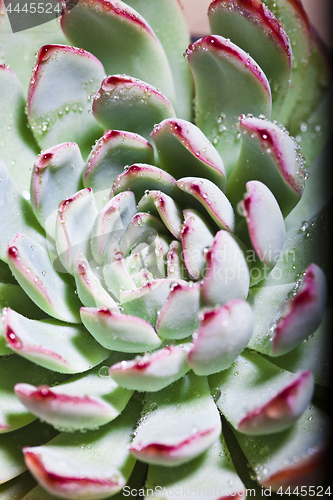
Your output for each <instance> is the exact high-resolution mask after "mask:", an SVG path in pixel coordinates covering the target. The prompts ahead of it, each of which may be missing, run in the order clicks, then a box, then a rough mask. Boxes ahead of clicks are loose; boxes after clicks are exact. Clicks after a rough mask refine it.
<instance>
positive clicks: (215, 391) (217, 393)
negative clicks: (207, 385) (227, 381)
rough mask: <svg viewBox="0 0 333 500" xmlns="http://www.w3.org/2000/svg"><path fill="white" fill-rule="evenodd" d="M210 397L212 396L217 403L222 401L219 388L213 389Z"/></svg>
mask: <svg viewBox="0 0 333 500" xmlns="http://www.w3.org/2000/svg"><path fill="white" fill-rule="evenodd" d="M210 395H211V396H212V398H213V399H214V401H215V403H216V401H218V400H219V399H220V396H221V391H220V389H219V388H218V387H215V388H214V389H211V391H210Z"/></svg>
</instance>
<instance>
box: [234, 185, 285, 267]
mask: <svg viewBox="0 0 333 500" xmlns="http://www.w3.org/2000/svg"><path fill="white" fill-rule="evenodd" d="M238 209H240V212H241V213H242V215H244V217H245V219H246V223H247V229H248V234H249V237H250V240H251V243H252V246H253V248H254V250H255V252H256V254H257V255H258V257H259V259H260V260H261V262H263V263H264V264H265V265H266V266H267V267H268V268H271V267H273V266H274V265H275V264H276V262H277V260H278V258H279V257H280V255H281V251H282V248H283V244H284V238H285V232H286V230H285V226H284V220H283V216H282V213H281V210H280V207H279V205H278V203H277V201H276V199H275V198H274V195H273V194H272V192H271V191H270V190H269V189H268V187H267V186H265V184H263V183H262V182H259V181H249V182H247V183H246V193H245V195H244V200H243V201H241V202H240V204H239V205H238Z"/></svg>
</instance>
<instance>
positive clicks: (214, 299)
mask: <svg viewBox="0 0 333 500" xmlns="http://www.w3.org/2000/svg"><path fill="white" fill-rule="evenodd" d="M206 260H207V272H206V274H205V279H204V282H203V285H202V297H203V299H204V301H205V302H206V304H209V305H211V306H215V305H217V304H225V303H226V302H228V301H229V300H232V299H236V298H241V299H246V297H247V294H248V291H249V284H250V272H249V268H248V265H247V262H246V259H245V254H244V250H243V246H242V244H241V243H240V241H239V240H238V239H237V238H236V237H235V236H233V235H232V234H230V233H229V232H228V231H224V230H223V229H221V231H219V232H218V233H216V235H215V238H214V243H213V245H212V247H211V248H210V250H208V252H207V253H206Z"/></svg>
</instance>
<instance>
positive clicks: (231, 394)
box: [209, 350, 314, 435]
mask: <svg viewBox="0 0 333 500" xmlns="http://www.w3.org/2000/svg"><path fill="white" fill-rule="evenodd" d="M209 384H210V386H211V387H212V388H214V389H212V390H213V391H214V393H217V394H220V397H219V398H218V399H217V400H216V405H217V407H218V408H219V410H220V411H221V412H222V414H223V415H224V416H225V417H226V418H227V420H228V421H229V422H230V423H231V424H232V426H233V427H234V428H235V429H237V430H238V431H239V432H242V433H244V434H250V435H258V434H259V435H263V434H272V433H274V432H280V431H282V430H284V429H287V428H288V427H290V426H291V425H292V424H294V423H295V422H296V420H297V419H298V418H299V417H300V416H301V414H302V413H303V411H305V410H306V409H307V408H308V405H309V403H310V400H311V397H312V395H313V390H314V381H313V375H312V373H311V372H310V370H306V371H302V372H298V373H296V374H294V373H290V372H287V371H284V370H281V369H280V368H278V367H277V366H275V365H273V364H272V363H270V362H269V361H267V360H266V359H264V358H263V357H262V356H260V355H259V354H257V353H255V352H252V351H248V350H245V351H244V352H243V354H241V355H239V356H238V358H237V359H236V360H235V362H234V364H233V365H232V366H231V367H230V368H229V369H227V370H225V371H223V372H221V373H217V374H216V375H212V376H211V377H210V378H209Z"/></svg>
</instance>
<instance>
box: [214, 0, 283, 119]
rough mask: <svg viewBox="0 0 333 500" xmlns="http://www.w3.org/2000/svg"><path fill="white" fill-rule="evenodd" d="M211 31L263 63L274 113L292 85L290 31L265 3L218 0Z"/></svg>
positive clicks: (259, 62) (261, 64)
mask: <svg viewBox="0 0 333 500" xmlns="http://www.w3.org/2000/svg"><path fill="white" fill-rule="evenodd" d="M208 15H209V23H210V29H211V33H213V34H216V35H223V36H224V37H225V38H230V40H231V41H232V42H233V43H235V44H236V45H238V47H240V48H241V49H243V50H244V51H245V52H248V53H249V54H250V55H251V57H253V59H254V60H255V61H256V62H257V63H258V64H259V66H260V67H261V68H262V70H263V71H264V73H265V75H266V76H267V78H268V81H269V83H270V87H271V90H272V101H273V111H272V112H273V114H274V113H276V111H278V110H279V108H280V106H281V104H282V102H283V99H284V97H285V95H286V93H287V90H288V87H289V78H290V73H291V66H292V50H291V45H290V42H289V39H288V36H287V34H286V32H285V31H284V29H283V26H282V25H281V24H280V23H279V21H278V20H277V19H276V17H275V16H274V15H273V14H272V13H271V12H270V11H269V10H268V8H267V7H266V5H265V4H262V3H261V2H258V1H255V0H251V1H250V2H247V3H246V4H244V2H242V1H241V0H231V2H228V3H226V2H224V1H223V0H222V1H221V0H215V1H214V2H212V3H211V4H210V6H209V10H208Z"/></svg>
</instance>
